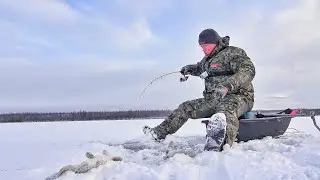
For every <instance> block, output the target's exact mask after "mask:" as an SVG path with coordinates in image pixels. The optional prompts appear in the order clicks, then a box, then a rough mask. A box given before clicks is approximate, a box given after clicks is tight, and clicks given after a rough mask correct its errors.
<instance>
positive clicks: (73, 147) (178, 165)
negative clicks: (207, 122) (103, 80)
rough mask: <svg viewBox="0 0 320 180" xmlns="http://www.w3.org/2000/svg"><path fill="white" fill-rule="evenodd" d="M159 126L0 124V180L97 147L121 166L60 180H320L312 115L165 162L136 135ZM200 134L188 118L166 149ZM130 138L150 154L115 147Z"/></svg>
mask: <svg viewBox="0 0 320 180" xmlns="http://www.w3.org/2000/svg"><path fill="white" fill-rule="evenodd" d="M161 121H162V119H154V120H128V121H124V120H121V121H89V122H47V123H43V122H41V123H18V124H0V144H1V148H0V156H1V157H0V179H1V180H7V179H8V180H9V179H10V180H11V179H12V180H38V179H39V180H40V179H41V180H43V179H45V178H46V177H48V176H50V175H51V174H53V173H54V172H57V171H58V170H59V169H60V168H61V167H62V166H65V165H69V164H79V163H80V162H82V161H84V160H85V152H86V151H90V152H93V153H101V151H102V150H103V149H106V150H108V152H109V153H111V154H112V155H115V156H121V157H122V158H123V161H121V162H109V163H107V164H105V165H103V166H100V167H98V168H97V169H93V170H91V171H89V172H88V173H85V174H75V173H73V172H69V173H66V174H65V175H64V176H62V177H61V178H59V179H60V180H107V179H121V180H125V179H130V180H138V179H139V180H141V179H143V180H151V179H160V180H166V179H168V180H175V179H177V180H188V179H192V180H195V179H203V180H207V179H208V180H209V179H225V180H229V179H230V180H242V179H246V180H251V179H252V180H256V179H261V180H278V179H279V180H289V179H297V180H306V179H310V180H319V179H320V132H319V131H317V129H316V128H315V127H314V126H313V124H312V120H311V119H310V117H300V118H294V119H292V122H291V124H290V127H289V129H288V130H287V132H286V133H285V135H284V136H283V137H281V138H279V139H271V138H265V139H263V140H254V141H249V142H246V143H236V144H235V146H234V147H232V148H231V149H230V148H228V149H227V150H225V151H224V152H221V153H217V152H201V153H199V154H197V155H196V156H195V157H193V158H192V157H189V156H187V155H185V154H183V153H181V154H179V153H177V154H174V155H173V156H172V157H171V158H169V159H163V155H164V152H163V151H162V150H163V149H165V146H159V144H156V143H153V142H151V141H149V140H148V139H146V137H145V136H143V134H142V129H141V128H142V126H143V125H146V124H147V125H150V126H155V125H157V124H158V123H160V122H161ZM318 124H320V120H318ZM292 128H295V129H292ZM296 130H298V131H299V132H297V131H296ZM204 132H205V131H204V125H203V124H201V123H200V120H190V121H188V122H187V123H186V124H185V125H184V126H183V127H182V128H181V129H180V130H179V131H178V132H177V133H176V134H174V135H172V136H169V137H168V139H167V140H166V141H165V142H164V143H168V142H170V140H173V141H174V142H175V143H177V144H180V145H183V143H185V142H190V143H191V144H193V145H194V147H196V148H200V149H201V147H203V145H204V139H203V136H204ZM128 140H132V141H133V142H134V143H133V144H131V145H133V146H135V145H136V146H137V147H141V146H139V145H146V146H147V147H148V148H149V149H145V150H140V151H139V149H133V150H132V149H125V148H123V147H122V146H117V145H116V144H118V143H119V144H121V143H124V142H126V141H128ZM111 144H113V146H111Z"/></svg>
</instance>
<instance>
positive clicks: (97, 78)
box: [0, 0, 320, 111]
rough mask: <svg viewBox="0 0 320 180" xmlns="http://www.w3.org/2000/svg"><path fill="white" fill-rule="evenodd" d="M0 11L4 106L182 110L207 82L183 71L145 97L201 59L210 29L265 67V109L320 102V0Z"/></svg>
mask: <svg viewBox="0 0 320 180" xmlns="http://www.w3.org/2000/svg"><path fill="white" fill-rule="evenodd" d="M288 2H289V1H288ZM226 8H228V9H229V10H230V11H226V10H225V9H226ZM0 10H1V13H0V15H1V17H0V30H1V34H0V38H1V39H2V42H3V43H1V44H0V83H1V84H2V87H3V88H2V89H1V90H0V98H1V99H2V101H1V103H0V107H1V109H2V110H8V111H9V110H12V109H13V110H17V109H19V110H23V109H29V110H30V109H35V110H36V109H40V107H43V108H46V107H48V108H52V109H59V107H60V108H62V107H64V108H66V109H68V110H70V109H71V110H77V109H79V108H87V109H100V108H104V107H105V108H164V109H166V108H171V109H173V108H176V107H177V106H178V105H179V104H180V103H181V102H183V101H185V100H190V99H194V98H199V97H201V96H202V90H203V89H204V83H203V81H202V80H200V79H199V78H197V77H190V78H189V80H188V81H187V82H184V83H180V82H179V77H180V75H179V74H173V75H170V76H167V77H166V78H164V79H161V80H159V81H157V82H156V83H154V84H153V85H152V86H151V87H149V88H148V89H147V91H146V93H145V94H144V95H143V97H142V99H139V100H138V97H139V96H140V93H141V91H142V90H143V88H144V87H145V86H146V85H147V84H148V83H149V82H150V81H151V80H152V79H153V78H155V77H158V76H160V75H162V74H165V73H168V72H171V71H177V70H179V68H181V67H182V66H184V65H186V64H191V63H196V62H197V61H199V60H200V59H201V58H202V56H203V54H202V52H201V50H200V48H199V46H198V44H197V38H198V37H197V36H198V33H199V32H200V31H201V30H202V29H204V28H208V27H212V28H215V29H216V30H217V31H218V32H219V33H220V34H221V35H222V36H224V35H230V37H231V41H230V42H231V45H235V46H239V47H241V48H243V49H245V50H246V51H247V53H248V55H249V56H250V57H251V59H252V61H253V62H254V64H255V65H256V68H257V74H256V78H255V80H254V85H255V91H256V95H255V97H256V103H255V108H257V109H262V108H272V109H273V108H287V107H292V106H299V107H314V106H317V102H318V101H319V100H317V99H316V94H317V89H319V84H320V77H319V74H318V73H317V67H319V66H318V65H320V64H319V61H318V60H317V59H318V57H319V52H318V47H319V46H320V44H319V34H318V33H317V32H318V31H319V30H320V28H319V23H317V22H318V17H319V12H320V7H319V2H318V1H316V0H308V1H302V0H300V1H294V2H291V1H290V4H282V5H281V4H278V6H277V7H276V8H274V3H270V2H253V3H250V4H249V5H244V4H243V3H242V4H241V3H233V6H230V4H229V3H228V2H225V1H202V2H201V3H199V2H194V1H184V2H183V3H181V2H180V1H158V0H157V1H153V2H149V1H145V0H139V1H135V2H134V3H133V2H131V1H128V0H117V1H114V2H106V1H98V0H97V1H92V2H91V1H90V2H89V1H68V3H67V2H66V1H59V0H58V1H49V0H43V1H36V0H28V1H24V3H21V2H20V4H19V3H18V2H17V1H16V0H12V1H2V2H0ZM178 10H179V11H178ZM4 42H5V43H4Z"/></svg>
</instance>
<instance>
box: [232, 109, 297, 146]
mask: <svg viewBox="0 0 320 180" xmlns="http://www.w3.org/2000/svg"><path fill="white" fill-rule="evenodd" d="M248 113H250V114H251V115H250V116H247V115H243V116H241V117H240V118H239V121H240V123H239V130H238V135H237V142H241V141H243V142H246V141H249V140H253V139H262V138H264V137H267V136H271V137H277V136H280V135H283V134H284V133H285V131H286V130H287V128H288V127H289V124H290V122H291V119H292V118H293V117H296V116H299V114H297V113H298V110H291V109H286V110H284V111H281V112H278V113H272V114H271V113H270V114H268V113H263V114H262V113H258V112H257V113H254V112H248Z"/></svg>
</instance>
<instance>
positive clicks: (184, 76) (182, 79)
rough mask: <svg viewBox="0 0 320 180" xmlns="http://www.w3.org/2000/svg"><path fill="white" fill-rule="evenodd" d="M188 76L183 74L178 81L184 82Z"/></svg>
mask: <svg viewBox="0 0 320 180" xmlns="http://www.w3.org/2000/svg"><path fill="white" fill-rule="evenodd" d="M188 78H189V76H186V75H183V77H181V78H180V82H184V81H186V80H188Z"/></svg>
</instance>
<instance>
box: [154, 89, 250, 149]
mask: <svg viewBox="0 0 320 180" xmlns="http://www.w3.org/2000/svg"><path fill="white" fill-rule="evenodd" d="M252 107H253V101H251V100H248V99H247V98H246V96H243V95H237V94H228V95H227V96H225V97H224V98H223V99H222V100H221V101H220V102H219V101H217V100H214V99H210V100H209V99H205V98H199V99H194V100H190V101H186V102H184V103H182V104H180V105H179V107H178V108H177V109H175V110H174V111H173V112H172V113H171V114H170V115H169V116H168V117H167V118H166V119H165V120H164V121H163V122H162V123H160V124H159V125H158V126H156V127H154V131H155V132H156V134H157V135H158V138H160V139H164V138H165V137H166V135H168V134H174V133H175V132H177V131H178V130H179V129H180V128H181V127H182V126H183V124H184V123H185V122H187V120H188V119H189V118H191V119H198V118H208V117H211V116H212V115H213V114H215V113H218V112H222V113H224V114H225V115H226V118H227V139H226V143H228V144H229V145H230V146H232V144H233V142H234V141H235V139H236V136H237V132H238V129H239V120H238V118H239V117H240V116H241V115H243V114H244V113H245V112H247V111H250V110H251V109H252Z"/></svg>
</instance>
